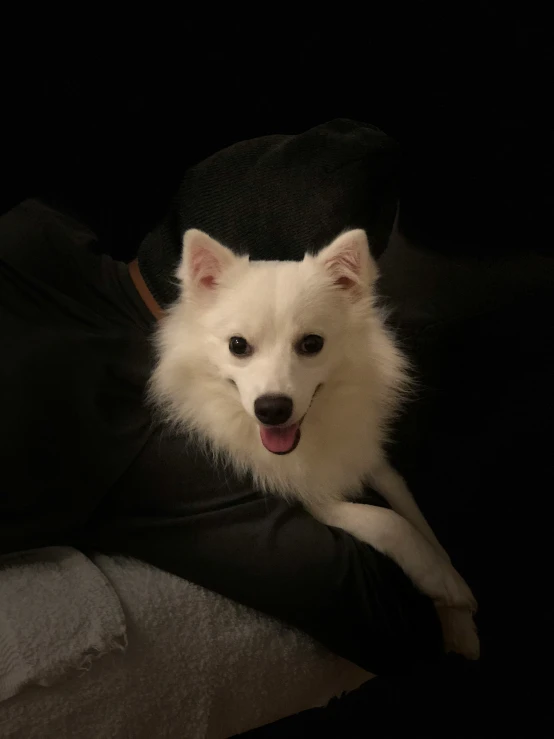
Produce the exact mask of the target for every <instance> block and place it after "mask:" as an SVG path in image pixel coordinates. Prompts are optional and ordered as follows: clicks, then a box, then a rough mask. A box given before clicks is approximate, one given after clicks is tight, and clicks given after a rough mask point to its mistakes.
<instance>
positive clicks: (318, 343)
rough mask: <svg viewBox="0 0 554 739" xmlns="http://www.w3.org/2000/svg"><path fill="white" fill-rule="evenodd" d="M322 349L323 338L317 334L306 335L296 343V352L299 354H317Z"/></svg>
mask: <svg viewBox="0 0 554 739" xmlns="http://www.w3.org/2000/svg"><path fill="white" fill-rule="evenodd" d="M322 349H323V338H322V337H321V336H318V335H317V334H308V335H307V336H304V337H303V338H302V339H300V341H299V342H298V345H297V348H296V351H297V352H298V353H299V354H319V352H320V351H321V350H322Z"/></svg>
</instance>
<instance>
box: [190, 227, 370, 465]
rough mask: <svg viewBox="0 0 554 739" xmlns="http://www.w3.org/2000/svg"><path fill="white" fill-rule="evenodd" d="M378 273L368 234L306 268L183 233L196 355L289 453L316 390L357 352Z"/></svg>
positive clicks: (345, 240)
mask: <svg viewBox="0 0 554 739" xmlns="http://www.w3.org/2000/svg"><path fill="white" fill-rule="evenodd" d="M376 276H377V267H376V265H375V263H374V262H373V259H372V257H371V255H370V252H369V247H368V242H367V238H366V235H365V233H364V231H361V230H353V231H348V232H346V233H343V234H342V235H340V236H339V237H338V238H337V239H335V241H333V242H332V243H331V244H330V245H329V246H327V247H325V248H324V249H323V250H322V251H320V252H319V253H318V254H317V255H315V256H312V255H306V256H305V258H304V260H303V261H302V262H262V261H260V262H251V261H249V259H248V257H247V256H237V255H236V254H234V253H233V252H232V251H230V250H229V249H227V248H226V247H224V246H222V245H221V244H220V243H218V242H217V241H215V240H214V239H212V238H210V237H209V236H208V235H207V234H205V233H203V232H201V231H198V230H195V229H193V230H189V231H187V233H186V234H185V237H184V244H183V257H182V261H181V265H180V267H179V270H178V277H179V279H180V280H181V282H182V286H183V298H182V300H183V301H184V305H185V307H186V310H187V313H188V317H189V319H192V320H193V322H194V324H195V326H196V332H197V333H196V335H197V336H198V343H199V348H198V350H199V352H201V354H202V357H201V358H202V361H204V362H205V363H206V364H207V365H208V366H207V367H206V371H207V372H213V371H216V372H218V373H219V376H220V377H221V378H222V379H224V380H225V381H228V383H229V392H231V393H234V394H235V396H236V398H237V402H239V401H240V403H241V404H242V406H243V408H244V411H245V412H246V413H247V414H248V415H249V416H250V417H251V418H252V421H253V422H255V423H257V424H258V425H259V428H260V439H261V442H262V443H263V445H264V446H265V447H266V449H268V450H269V451H270V452H273V453H274V454H288V453H289V452H291V451H293V450H294V449H295V448H296V446H297V444H298V441H299V439H300V434H301V424H302V421H303V419H304V416H305V415H306V413H307V412H308V410H309V408H310V405H311V403H312V401H313V399H314V396H315V395H316V393H317V391H318V389H319V388H320V387H321V386H322V385H324V384H325V383H327V382H330V381H331V380H332V379H333V377H334V376H335V374H336V372H337V369H338V368H339V367H340V366H342V365H343V363H344V362H345V361H347V358H348V357H352V354H353V353H354V354H355V353H356V352H357V351H363V347H362V346H360V342H363V341H364V332H363V325H364V321H365V319H366V318H367V315H368V313H369V311H370V309H371V294H372V289H371V288H372V284H373V282H374V280H375V278H376Z"/></svg>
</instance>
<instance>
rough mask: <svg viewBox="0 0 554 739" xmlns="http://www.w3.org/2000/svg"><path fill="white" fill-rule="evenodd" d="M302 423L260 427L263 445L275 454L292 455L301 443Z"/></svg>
mask: <svg viewBox="0 0 554 739" xmlns="http://www.w3.org/2000/svg"><path fill="white" fill-rule="evenodd" d="M300 423H302V422H300ZM300 423H293V424H291V425H290V426H260V439H261V440H262V444H263V445H264V446H265V448H266V449H267V450H268V452H272V453H273V454H290V453H291V452H293V451H294V450H295V449H296V447H297V446H298V442H299V441H300V436H301V431H300Z"/></svg>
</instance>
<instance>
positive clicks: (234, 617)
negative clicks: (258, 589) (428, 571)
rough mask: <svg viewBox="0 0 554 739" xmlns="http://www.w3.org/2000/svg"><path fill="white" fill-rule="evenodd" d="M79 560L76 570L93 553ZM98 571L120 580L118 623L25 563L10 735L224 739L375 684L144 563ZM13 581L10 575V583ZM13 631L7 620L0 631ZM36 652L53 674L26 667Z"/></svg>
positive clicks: (298, 638) (304, 640)
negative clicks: (52, 588) (51, 586)
mask: <svg viewBox="0 0 554 739" xmlns="http://www.w3.org/2000/svg"><path fill="white" fill-rule="evenodd" d="M66 554H67V552H66ZM67 556H69V555H67ZM74 556H75V560H74V562H75V563H76V564H77V560H78V559H79V558H80V557H82V555H78V553H76V554H75V555H74ZM68 561H69V560H64V562H65V563H67V562H68ZM87 563H88V564H89V565H90V566H91V567H96V568H98V571H97V573H95V575H94V576H93V579H97V580H98V582H100V581H103V582H105V583H109V588H108V590H112V589H113V590H112V593H113V594H115V595H116V596H117V597H116V601H118V602H117V603H115V604H114V610H113V613H112V616H111V617H110V618H106V614H105V613H104V614H103V615H102V613H101V610H102V609H100V608H95V603H94V602H91V601H90V599H89V596H88V595H87V596H86V599H85V600H83V601H82V602H81V601H80V594H81V593H82V592H83V588H84V589H85V591H86V590H87V588H88V586H87V584H85V583H82V582H76V581H75V580H74V579H73V578H72V577H71V576H70V577H69V579H68V581H67V582H68V583H69V582H73V583H74V587H75V589H74V590H73V592H71V593H70V592H69V591H70V590H71V588H63V587H61V586H60V583H59V582H58V581H56V582H57V586H58V587H59V589H58V590H57V591H56V592H57V596H56V604H54V603H53V601H52V598H50V596H49V595H48V593H49V592H50V591H48V590H46V587H45V586H42V585H40V584H39V581H40V579H41V578H44V577H45V570H46V571H48V570H49V568H48V567H47V566H45V565H43V566H41V565H37V567H36V570H35V571H31V570H32V568H30V564H29V567H27V566H25V565H24V566H23V567H22V569H21V578H22V579H21V581H20V585H19V588H18V589H17V590H16V589H14V582H13V579H12V581H11V585H10V586H9V587H10V588H11V592H12V594H13V593H15V592H18V593H19V594H18V595H17V598H19V599H20V600H19V602H16V600H15V599H14V600H12V602H11V603H10V606H9V609H6V608H5V603H3V602H2V601H0V614H3V613H6V612H8V610H9V613H10V614H11V615H10V617H9V619H8V621H9V622H10V623H12V624H13V623H14V622H13V617H14V614H16V615H17V614H19V617H20V622H19V623H18V624H17V636H15V637H14V633H13V632H12V633H11V634H9V635H8V636H7V637H5V638H4V644H10V645H11V646H9V647H6V646H3V647H2V651H0V659H2V658H3V657H2V656H3V655H4V654H7V653H8V651H9V652H10V653H11V654H12V655H13V652H14V649H13V645H14V644H18V645H19V647H18V649H20V650H21V655H20V654H19V653H16V655H15V658H14V657H13V656H12V657H11V661H12V664H15V665H16V666H17V671H16V673H14V674H16V675H19V674H23V676H24V679H23V680H21V679H19V678H17V679H14V677H13V676H12V677H11V678H9V679H8V680H7V681H5V685H11V686H12V687H11V688H10V689H9V690H11V692H12V697H11V698H8V699H6V700H4V701H3V702H0V737H2V739H8V737H9V738H10V739H45V738H46V737H56V739H108V737H109V738H110V739H124V738H125V739H129V737H132V738H133V739H142V738H144V739H157V738H158V737H160V738H161V737H179V739H224V737H229V736H231V735H233V734H235V733H240V732H243V731H246V730H248V729H251V728H254V727H256V726H261V725H263V724H266V723H269V722H271V721H274V720H276V719H279V718H282V717H284V716H287V715H290V714H292V713H296V712H298V711H301V710H304V709H307V708H312V707H314V706H318V705H324V704H325V703H326V702H327V701H328V700H329V699H330V698H331V697H333V696H335V695H338V694H340V693H341V692H343V691H346V690H350V689H353V688H354V687H357V686H358V685H359V684H361V683H362V682H364V681H365V680H366V679H367V678H368V677H369V676H368V674H367V673H365V672H363V671H362V670H360V669H359V668H357V667H355V666H353V665H352V664H350V663H348V662H345V661H344V660H342V659H340V658H338V657H336V656H335V655H333V654H331V653H329V652H328V651H327V650H325V649H324V648H323V647H321V646H320V645H317V644H315V643H314V642H313V641H312V640H310V639H309V638H308V637H307V636H306V635H304V634H302V633H300V632H298V631H295V630H293V629H290V628H288V627H287V626H285V625H283V624H281V623H279V622H277V621H274V620H272V619H270V618H267V617H266V616H263V615H262V614H259V613H257V612H255V611H251V610H249V609H247V608H245V607H243V606H240V605H237V604H235V603H233V602H231V601H229V600H227V599H225V598H223V597H221V596H218V595H217V594H214V593H212V592H209V591H207V590H204V589H203V588H200V587H197V586H195V585H192V584H190V583H188V582H186V581H183V580H181V579H179V578H177V577H174V576H173V575H169V574H167V573H164V572H161V571H159V570H157V569H155V568H153V567H150V566H148V565H145V564H143V563H141V562H137V561H135V560H130V559H127V558H123V557H121V558H110V557H107V556H104V555H97V556H96V557H95V558H94V562H90V560H87ZM81 564H82V563H81ZM56 568H58V565H56V567H55V568H54V569H56ZM77 569H80V567H78V568H77ZM57 571H58V574H59V572H60V569H59V568H58V569H57ZM13 574H14V570H13V569H12V572H11V577H12V578H13ZM75 574H76V573H75ZM4 576H5V572H2V571H0V587H1V581H2V578H4ZM51 578H52V573H50V572H48V576H47V578H46V579H47V580H48V579H51ZM55 580H56V577H54V578H53V580H52V582H53V581H55ZM62 590H63V591H64V593H65V595H64V597H63V598H62V597H60V598H59V599H58V596H59V595H60V594H61V592H62ZM0 592H2V591H0ZM4 592H6V591H5V590H4ZM52 592H54V591H52ZM90 594H92V589H91V590H90ZM104 594H105V593H104ZM12 597H13V595H12ZM49 599H50V603H49V605H48V606H47V607H46V608H45V603H46V602H47V601H48V600H49ZM100 602H102V599H100V600H99V601H98V602H97V603H96V605H98V603H100ZM85 610H88V613H85V612H84V611H85ZM121 611H122V612H123V613H124V614H125V620H126V636H125V630H123V631H122V629H121V622H120V621H119V620H118V615H117V614H120V613H121ZM46 614H49V615H48V616H47V617H46ZM66 617H69V618H66ZM2 618H4V620H3V621H2ZM81 619H82V620H81ZM4 623H6V618H5V616H3V615H0V624H1V626H0V629H3V628H4V626H3V625H4ZM94 623H96V626H94V625H93V624H94ZM64 624H65V626H64ZM82 626H84V627H85V628H84V630H83V631H81V627H82ZM64 628H66V631H65V633H64ZM26 633H28V634H29V642H28V643H27V644H24V643H23V642H24V641H25V640H23V642H22V641H21V637H22V635H25V634H26ZM85 634H88V638H87V639H84V638H82V637H83V636H84V635H85ZM41 635H42V637H41ZM41 638H43V641H42V642H41ZM125 639H126V641H127V647H126V649H125V651H122V649H121V646H122V644H123V643H124V641H125ZM87 641H88V644H85V642H87ZM41 650H43V653H42V654H41V655H40V656H39V654H38V653H39V652H40V651H41ZM110 650H111V651H110ZM16 651H17V650H16ZM100 653H101V654H103V656H101V657H100V658H99V659H90V655H98V654H100ZM29 655H35V656H34V662H33V664H34V665H35V666H42V668H41V669H39V670H37V672H36V674H35V679H34V680H33V679H30V676H31V672H32V670H31V671H29V669H27V670H23V667H22V665H24V664H27V666H28V667H29V666H32V665H30V663H29ZM44 666H46V669H43V668H44ZM83 667H84V668H86V669H85V670H83V669H79V668H83ZM21 670H23V672H21ZM4 672H5V673H6V669H4ZM7 672H8V673H9V668H8V671H7ZM62 673H63V674H62ZM54 674H55V675H57V676H58V678H57V681H55V682H54V683H52V679H51V678H52V676H53V675H54ZM45 675H46V678H45ZM17 684H18V685H19V688H18V689H19V691H20V692H18V694H17V695H13V691H14V686H15V685H17ZM46 684H48V685H49V687H41V686H42V685H46ZM24 686H26V687H24Z"/></svg>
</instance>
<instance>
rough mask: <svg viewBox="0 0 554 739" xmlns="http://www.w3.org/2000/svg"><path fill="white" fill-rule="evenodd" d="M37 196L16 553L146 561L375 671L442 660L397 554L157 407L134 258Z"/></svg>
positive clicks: (13, 352)
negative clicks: (152, 402) (63, 552)
mask: <svg viewBox="0 0 554 739" xmlns="http://www.w3.org/2000/svg"><path fill="white" fill-rule="evenodd" d="M94 240H95V238H94V235H93V234H92V233H90V231H88V230H87V229H85V228H83V227H82V226H81V225H80V224H79V223H77V222H76V221H74V220H72V219H71V218H68V217H67V216H64V215H62V214H60V213H57V212H55V211H52V210H51V209H50V208H48V207H46V206H44V205H43V204H41V203H38V202H36V201H28V202H25V203H23V204H22V205H20V206H19V207H17V208H15V209H13V210H12V211H10V212H9V213H7V214H6V215H4V216H3V217H2V218H1V219H0V331H1V336H2V349H3V353H2V356H3V361H2V363H1V364H0V366H1V372H2V375H1V382H0V387H1V392H2V396H1V407H2V423H1V430H2V438H1V443H0V454H1V466H0V469H1V480H0V486H1V487H0V553H2V552H10V551H16V550H21V549H25V548H30V547H40V546H47V545H54V544H70V545H73V546H77V547H79V548H81V549H84V550H85V551H88V550H90V549H95V550H100V551H105V552H118V553H123V554H128V555H133V556H136V557H139V558H141V559H143V560H145V561H148V562H151V563H152V564H154V565H157V566H158V567H160V568H163V569H166V570H168V571H170V572H173V573H175V574H177V575H179V576H181V577H183V578H187V579H189V580H192V581H194V582H196V583H198V584H200V585H204V586H206V587H208V588H212V589H214V590H216V591H218V592H220V593H222V594H224V595H226V596H228V597H230V598H234V599H235V600H237V601H239V602H242V603H244V604H246V605H249V606H251V607H253V608H258V609H260V610H262V611H265V612H266V613H269V614H271V615H273V616H276V617H279V618H282V619H284V620H286V621H287V622H288V623H290V624H293V625H295V626H298V627H300V628H302V629H303V630H305V631H306V632H307V633H309V634H311V635H312V636H313V637H315V638H316V639H318V640H319V641H321V642H322V643H324V644H326V645H327V646H328V647H329V648H330V649H332V650H334V651H335V652H337V653H338V654H341V655H343V656H344V657H347V658H349V659H351V660H353V661H354V662H357V663H358V664H360V665H362V666H364V667H366V668H367V669H369V670H370V671H372V672H380V673H390V672H394V671H397V670H401V669H403V668H404V667H406V666H407V665H410V664H412V663H414V662H417V661H425V660H429V659H431V660H432V659H435V658H436V657H438V656H439V655H440V651H441V645H440V641H441V640H440V630H439V628H438V623H437V619H436V616H435V612H434V609H433V607H432V604H431V603H430V601H429V600H428V599H427V598H424V597H423V596H422V595H421V594H419V593H418V592H417V591H416V590H415V588H414V587H413V586H412V585H411V583H410V582H409V581H408V579H407V578H406V577H405V575H404V574H403V573H402V572H401V571H400V570H399V568H397V567H396V565H394V564H393V563H392V561H390V560H389V559H387V558H386V557H384V556H382V555H380V554H378V553H377V552H375V551H373V550H372V549H371V548H370V547H368V546H366V545H364V544H362V543H361V542H359V541H356V540H354V539H353V538H352V537H350V536H349V535H348V534H346V533H345V532H342V531H339V530H333V529H329V528H327V527H326V526H323V525H322V524H320V523H318V522H316V521H315V520H313V519H312V518H311V517H310V516H309V515H308V514H307V513H306V512H305V511H303V510H302V509H301V508H298V507H294V508H291V507H289V506H288V505H286V504H285V503H284V502H283V501H281V500H278V499H275V498H265V497H262V496H260V495H259V494H258V493H257V492H256V491H255V490H253V489H252V487H251V486H250V485H249V484H248V482H247V481H241V480H236V479H233V478H231V477H229V476H228V475H226V476H223V475H222V474H221V472H220V471H218V470H217V469H214V468H213V467H212V465H211V464H210V463H209V462H208V461H207V460H206V459H205V458H204V457H203V455H202V454H200V453H199V451H198V449H196V448H195V447H194V446H192V447H191V446H190V445H189V444H188V443H187V440H186V439H184V438H181V437H178V436H174V435H172V434H171V433H170V432H169V431H168V430H167V429H163V428H160V427H158V426H156V425H155V424H154V423H153V421H152V418H151V417H150V413H149V411H148V409H147V408H146V407H145V405H144V402H143V396H144V385H145V382H146V380H147V377H148V375H149V373H150V370H151V363H152V355H151V347H150V336H151V332H152V327H153V324H154V320H153V318H152V317H151V316H150V315H149V313H148V311H147V310H146V308H145V306H144V305H143V303H142V301H141V300H140V298H139V297H138V294H137V293H136V291H135V289H134V286H133V284H132V282H131V281H130V278H129V275H128V271H127V268H126V266H125V265H123V264H120V263H117V262H114V261H113V260H111V259H110V258H109V257H101V256H97V255H95V254H92V253H91V251H90V247H92V246H93V245H94Z"/></svg>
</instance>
